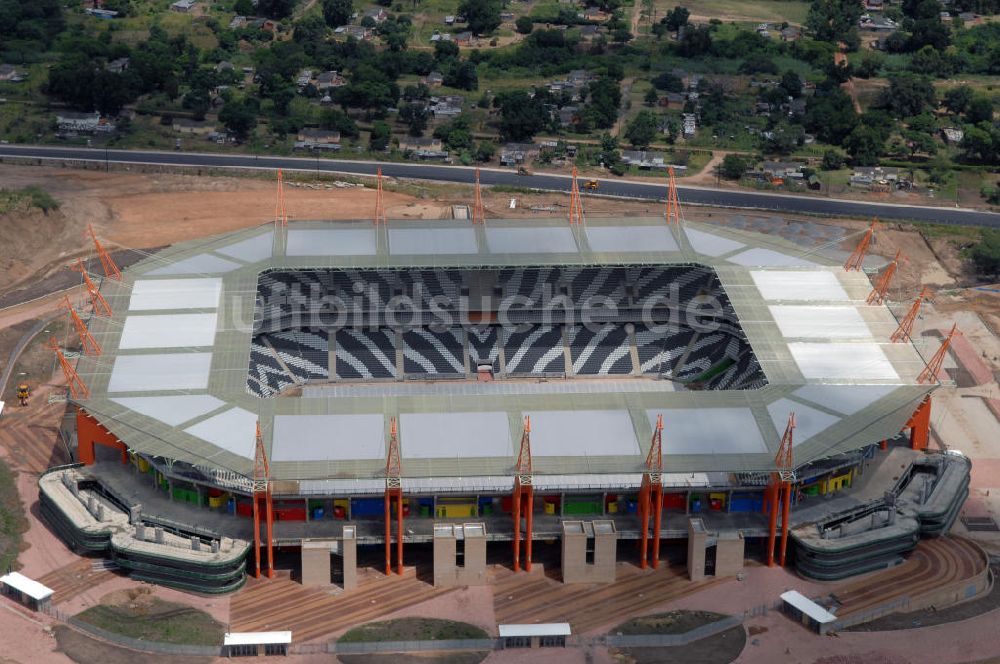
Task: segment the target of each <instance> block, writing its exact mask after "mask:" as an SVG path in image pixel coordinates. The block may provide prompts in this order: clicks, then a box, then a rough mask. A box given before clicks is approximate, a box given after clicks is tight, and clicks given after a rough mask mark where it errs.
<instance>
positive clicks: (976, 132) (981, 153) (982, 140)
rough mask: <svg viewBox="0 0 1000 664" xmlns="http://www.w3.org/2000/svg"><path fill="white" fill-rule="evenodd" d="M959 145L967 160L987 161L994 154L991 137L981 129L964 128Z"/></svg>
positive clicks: (986, 131)
mask: <svg viewBox="0 0 1000 664" xmlns="http://www.w3.org/2000/svg"><path fill="white" fill-rule="evenodd" d="M959 145H960V147H961V148H962V150H963V151H964V152H965V156H966V157H967V158H969V159H976V160H979V161H988V160H989V159H990V157H991V156H992V155H993V152H994V146H993V137H992V136H991V135H990V132H989V131H988V130H986V129H984V128H983V127H975V126H968V127H966V128H965V135H964V136H962V142H961V143H960V144H959Z"/></svg>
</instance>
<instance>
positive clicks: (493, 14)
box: [458, 0, 503, 35]
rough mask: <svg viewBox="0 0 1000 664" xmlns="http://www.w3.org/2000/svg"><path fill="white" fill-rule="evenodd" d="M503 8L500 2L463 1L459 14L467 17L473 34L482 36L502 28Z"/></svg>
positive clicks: (485, 0) (487, 0) (491, 0)
mask: <svg viewBox="0 0 1000 664" xmlns="http://www.w3.org/2000/svg"><path fill="white" fill-rule="evenodd" d="M502 7H503V4H502V3H501V1H500V0H462V2H461V3H460V4H459V5H458V13H459V14H461V15H463V16H465V20H466V22H467V23H468V26H469V30H471V31H472V33H473V34H476V35H482V34H486V33H489V32H493V31H494V30H496V29H497V28H499V27H500V11H501V9H502Z"/></svg>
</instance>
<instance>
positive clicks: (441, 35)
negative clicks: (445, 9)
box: [431, 32, 451, 43]
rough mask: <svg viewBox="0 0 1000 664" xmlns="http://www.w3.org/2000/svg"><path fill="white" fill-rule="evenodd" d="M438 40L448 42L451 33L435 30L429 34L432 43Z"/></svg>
mask: <svg viewBox="0 0 1000 664" xmlns="http://www.w3.org/2000/svg"><path fill="white" fill-rule="evenodd" d="M439 41H441V42H450V41H451V33H450V32H435V33H434V34H433V35H431V42H432V43H433V42H439Z"/></svg>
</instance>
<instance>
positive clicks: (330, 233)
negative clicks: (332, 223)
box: [285, 226, 375, 256]
mask: <svg viewBox="0 0 1000 664" xmlns="http://www.w3.org/2000/svg"><path fill="white" fill-rule="evenodd" d="M285 253H287V254H288V255H289V256H374V255H375V228H374V227H372V226H368V227H367V228H360V227H357V226H355V227H353V228H352V227H349V226H347V227H344V228H323V229H310V228H293V229H291V230H289V231H288V247H287V248H286V251H285Z"/></svg>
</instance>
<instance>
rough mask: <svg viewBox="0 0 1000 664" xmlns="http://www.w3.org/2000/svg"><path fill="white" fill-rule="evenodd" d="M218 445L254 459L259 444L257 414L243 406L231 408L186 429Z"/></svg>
mask: <svg viewBox="0 0 1000 664" xmlns="http://www.w3.org/2000/svg"><path fill="white" fill-rule="evenodd" d="M184 431H185V432H187V433H189V434H191V435H192V436H196V437H198V438H201V439H202V440H207V441H208V442H210V443H212V444H213V445H215V446H216V447H221V448H222V449H224V450H226V451H228V452H232V453H233V454H236V455H239V456H241V457H244V458H247V459H252V458H254V452H255V449H256V446H257V415H256V414H255V413H251V412H250V411H249V410H243V409H242V408H230V409H229V410H226V411H223V412H221V413H219V414H218V415H215V416H213V417H210V418H208V419H207V420H202V421H201V422H198V423H197V424H195V425H192V426H189V427H188V428H187V429H184Z"/></svg>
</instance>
